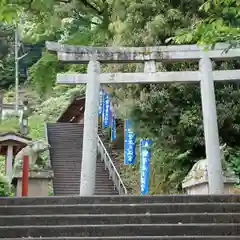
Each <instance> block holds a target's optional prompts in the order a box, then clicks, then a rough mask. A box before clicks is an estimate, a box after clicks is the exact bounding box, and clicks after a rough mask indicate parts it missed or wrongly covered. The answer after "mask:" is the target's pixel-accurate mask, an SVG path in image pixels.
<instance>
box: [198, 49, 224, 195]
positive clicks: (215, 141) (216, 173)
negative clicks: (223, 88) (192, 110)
mask: <svg viewBox="0 0 240 240" xmlns="http://www.w3.org/2000/svg"><path fill="white" fill-rule="evenodd" d="M199 70H200V76H201V78H200V79H201V83H200V85H201V99H202V112H203V124H204V135H205V148H206V158H207V163H208V185H209V194H223V191H224V186H223V174H222V162H221V157H220V146H219V136H218V125H217V111H216V101H215V91H214V82H213V74H212V62H211V60H210V59H209V57H208V56H207V54H206V53H205V52H204V53H203V57H202V59H201V60H200V62H199Z"/></svg>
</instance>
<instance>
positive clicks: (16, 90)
mask: <svg viewBox="0 0 240 240" xmlns="http://www.w3.org/2000/svg"><path fill="white" fill-rule="evenodd" d="M19 47H20V39H19V34H18V25H17V24H16V26H15V49H14V50H15V110H16V114H19V112H18V111H19V60H21V59H22V58H24V57H26V56H27V53H25V54H24V55H22V56H21V57H18V51H19Z"/></svg>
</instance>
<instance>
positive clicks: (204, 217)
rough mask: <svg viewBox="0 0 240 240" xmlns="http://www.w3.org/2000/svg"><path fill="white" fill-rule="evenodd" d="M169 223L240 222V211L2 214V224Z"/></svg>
mask: <svg viewBox="0 0 240 240" xmlns="http://www.w3.org/2000/svg"><path fill="white" fill-rule="evenodd" d="M169 223H174V224H176V223H179V224H184V223H239V224H240V213H198V214H197V213H195V214H186V213H184V214H122V215H119V214H95V215H93V214H92V215H90V214H81V215H77V214H72V215H71V214H68V215H45V216H44V215H15V216H7V215H6V216H0V226H15V225H16V226H22V225H93V224H96V225H101V224H169Z"/></svg>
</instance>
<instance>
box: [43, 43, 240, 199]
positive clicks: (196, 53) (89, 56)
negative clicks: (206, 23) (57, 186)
mask: <svg viewBox="0 0 240 240" xmlns="http://www.w3.org/2000/svg"><path fill="white" fill-rule="evenodd" d="M46 45H47V48H48V50H50V51H51V52H57V56H58V59H59V60H60V61H63V62H66V63H81V64H83V63H85V64H86V63H87V64H88V71H87V74H79V73H66V74H58V75H57V83H60V84H83V83H85V84H87V89H86V103H85V115H84V123H85V124H84V136H83V153H82V170H81V182H80V195H82V196H89V195H93V194H94V188H95V172H96V153H97V125H98V105H99V88H100V83H101V84H110V83H111V84H114V83H115V84H117V83H126V84H127V83H131V84H134V83H135V84H141V83H145V84H146V83H149V84H150V83H173V82H179V83H191V82H196V83H200V86H201V100H202V112H203V124H204V135H205V146H206V158H207V160H208V180H209V193H210V194H222V193H223V174H222V164H221V159H220V149H219V135H218V126H217V113H216V103H215V92H214V81H228V80H230V81H236V80H240V70H226V71H223V70H222V71H213V70H212V62H211V59H213V60H215V61H217V60H227V59H236V58H239V56H240V48H238V49H231V50H229V51H228V52H225V51H224V50H225V49H227V48H228V45H227V44H217V45H216V46H215V48H214V50H209V51H205V50H204V48H200V47H198V46H196V45H178V46H158V47H116V48H115V47H114V48H113V47H86V46H70V45H62V44H58V43H54V42H47V44H46ZM196 60H197V61H199V71H179V72H156V62H182V61H196ZM100 63H144V64H145V67H144V72H143V73H139V72H137V73H101V72H100Z"/></svg>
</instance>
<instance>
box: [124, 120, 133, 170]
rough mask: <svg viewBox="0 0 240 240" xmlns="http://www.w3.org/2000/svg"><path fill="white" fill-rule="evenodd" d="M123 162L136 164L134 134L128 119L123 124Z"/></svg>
mask: <svg viewBox="0 0 240 240" xmlns="http://www.w3.org/2000/svg"><path fill="white" fill-rule="evenodd" d="M124 164H126V165H129V164H136V134H135V133H134V132H133V130H132V126H131V122H130V121H129V120H125V125H124Z"/></svg>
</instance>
